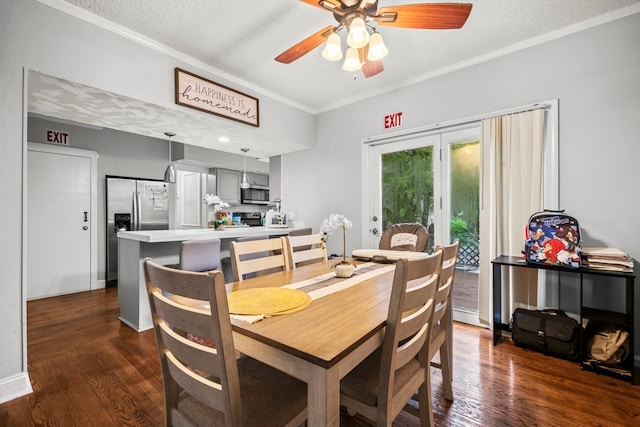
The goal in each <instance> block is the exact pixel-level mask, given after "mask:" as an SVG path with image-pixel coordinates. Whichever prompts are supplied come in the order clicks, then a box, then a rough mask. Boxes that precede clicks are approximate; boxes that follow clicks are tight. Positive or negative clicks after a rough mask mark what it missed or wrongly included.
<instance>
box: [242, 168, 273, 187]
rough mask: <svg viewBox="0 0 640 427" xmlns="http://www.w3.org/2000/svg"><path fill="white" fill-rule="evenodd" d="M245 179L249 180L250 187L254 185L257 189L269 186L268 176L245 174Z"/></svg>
mask: <svg viewBox="0 0 640 427" xmlns="http://www.w3.org/2000/svg"><path fill="white" fill-rule="evenodd" d="M247 179H248V180H249V183H250V184H251V185H256V186H259V187H268V186H269V175H264V174H261V173H252V172H247Z"/></svg>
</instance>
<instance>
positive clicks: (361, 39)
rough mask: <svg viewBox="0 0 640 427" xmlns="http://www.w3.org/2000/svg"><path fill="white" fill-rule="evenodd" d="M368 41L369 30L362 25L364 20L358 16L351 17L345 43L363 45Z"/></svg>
mask: <svg viewBox="0 0 640 427" xmlns="http://www.w3.org/2000/svg"><path fill="white" fill-rule="evenodd" d="M367 43H369V32H368V31H367V27H365V25H364V20H363V19H362V18H360V17H356V18H353V19H352V20H351V23H350V24H349V36H347V44H349V46H351V47H355V48H359V47H365V46H366V45H367Z"/></svg>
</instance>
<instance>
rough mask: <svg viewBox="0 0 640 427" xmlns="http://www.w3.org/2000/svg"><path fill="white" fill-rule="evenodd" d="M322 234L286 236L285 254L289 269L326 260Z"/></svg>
mask: <svg viewBox="0 0 640 427" xmlns="http://www.w3.org/2000/svg"><path fill="white" fill-rule="evenodd" d="M322 237H323V236H322V234H320V233H318V234H309V235H303V236H286V237H285V239H286V241H287V252H288V255H289V263H290V264H291V268H296V267H298V266H299V265H304V264H308V263H311V262H323V261H326V260H327V251H326V248H325V245H324V241H323V240H322Z"/></svg>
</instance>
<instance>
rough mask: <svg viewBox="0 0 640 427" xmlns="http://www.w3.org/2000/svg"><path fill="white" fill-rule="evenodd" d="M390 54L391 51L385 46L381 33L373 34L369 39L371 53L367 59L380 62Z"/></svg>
mask: <svg viewBox="0 0 640 427" xmlns="http://www.w3.org/2000/svg"><path fill="white" fill-rule="evenodd" d="M388 54H389V49H387V46H385V44H384V41H383V40H382V35H380V33H373V34H371V37H370V38H369V53H368V54H367V59H368V60H369V61H379V60H381V59H383V58H384V57H386V56H387V55H388Z"/></svg>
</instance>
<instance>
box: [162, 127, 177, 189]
mask: <svg viewBox="0 0 640 427" xmlns="http://www.w3.org/2000/svg"><path fill="white" fill-rule="evenodd" d="M164 134H165V135H166V136H167V137H169V166H167V170H165V171H164V182H168V183H171V184H175V182H176V170H175V169H174V167H173V161H172V158H171V137H173V136H176V134H175V133H173V132H165V133H164Z"/></svg>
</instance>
